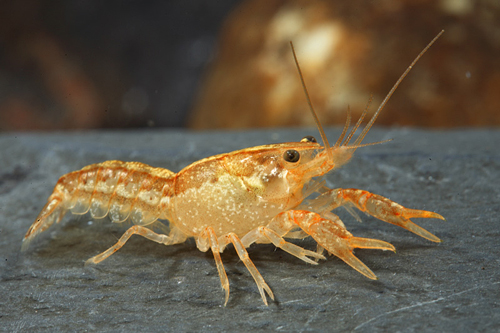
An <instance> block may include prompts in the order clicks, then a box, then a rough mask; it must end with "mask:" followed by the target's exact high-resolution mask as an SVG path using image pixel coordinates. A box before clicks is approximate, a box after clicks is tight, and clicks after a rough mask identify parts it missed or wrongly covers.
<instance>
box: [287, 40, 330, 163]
mask: <svg viewBox="0 0 500 333" xmlns="http://www.w3.org/2000/svg"><path fill="white" fill-rule="evenodd" d="M290 46H291V47H292V53H293V59H294V60H295V65H296V66H297V70H298V71H299V76H300V82H301V83H302V88H304V93H305V94H306V98H307V104H309V110H311V113H312V115H313V117H314V121H315V122H316V126H318V130H319V134H320V135H321V140H323V145H324V146H325V149H326V153H327V154H328V158H329V159H330V160H332V161H333V154H332V151H331V149H330V144H329V143H328V139H327V138H326V134H325V131H324V130H323V126H321V123H320V122H319V118H318V116H317V115H316V112H315V111H314V108H313V105H312V102H311V98H310V97H309V92H308V91H307V87H306V83H305V82H304V76H303V75H302V71H301V70H300V66H299V61H298V60H297V55H296V54H295V49H294V47H293V43H292V41H290Z"/></svg>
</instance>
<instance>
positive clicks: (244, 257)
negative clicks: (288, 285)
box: [226, 233, 274, 305]
mask: <svg viewBox="0 0 500 333" xmlns="http://www.w3.org/2000/svg"><path fill="white" fill-rule="evenodd" d="M226 238H227V240H228V241H230V242H231V243H233V246H234V248H235V249H236V253H238V256H239V257H240V260H241V261H243V263H244V264H245V266H246V267H247V269H248V271H249V272H250V274H252V277H253V279H254V280H255V283H256V284H257V288H259V292H260V296H261V297H262V300H263V301H264V304H265V305H267V299H266V294H265V293H264V290H265V291H266V292H267V294H268V295H269V297H271V298H272V299H273V300H274V295H273V292H272V291H271V288H269V286H268V285H267V283H266V281H264V278H263V277H262V275H260V273H259V271H258V270H257V268H256V267H255V265H254V264H253V262H252V260H250V258H249V256H248V252H247V250H246V249H245V246H244V245H243V243H242V242H241V240H240V239H239V238H238V236H236V234H234V233H230V234H227V235H226Z"/></svg>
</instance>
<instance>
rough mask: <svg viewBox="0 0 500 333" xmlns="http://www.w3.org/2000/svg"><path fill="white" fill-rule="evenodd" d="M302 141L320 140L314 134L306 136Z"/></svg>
mask: <svg viewBox="0 0 500 333" xmlns="http://www.w3.org/2000/svg"><path fill="white" fill-rule="evenodd" d="M300 142H315V143H316V142H318V141H317V140H316V138H315V137H314V136H312V135H308V136H305V137H304V138H303V139H302V140H300Z"/></svg>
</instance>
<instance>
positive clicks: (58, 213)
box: [21, 191, 67, 251]
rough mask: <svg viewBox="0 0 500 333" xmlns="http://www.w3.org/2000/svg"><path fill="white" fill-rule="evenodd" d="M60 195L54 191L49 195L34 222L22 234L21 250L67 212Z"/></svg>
mask: <svg viewBox="0 0 500 333" xmlns="http://www.w3.org/2000/svg"><path fill="white" fill-rule="evenodd" d="M62 201H63V200H62V197H61V196H60V194H59V193H56V192H55V191H54V193H53V194H52V195H51V196H50V198H49V200H48V201H47V204H46V205H45V207H43V209H42V211H41V212H40V214H38V217H37V218H36V220H35V222H33V224H32V225H31V227H30V228H29V229H28V232H27V233H26V235H25V236H24V239H23V244H22V246H21V251H26V250H27V249H28V246H29V244H30V243H31V241H32V240H33V239H35V237H36V236H38V235H39V234H40V233H42V232H44V231H45V230H47V229H48V228H49V227H50V226H51V225H52V224H54V222H55V223H59V221H61V219H62V218H63V217H64V215H65V214H66V212H67V209H65V208H64V207H63V205H61V203H62Z"/></svg>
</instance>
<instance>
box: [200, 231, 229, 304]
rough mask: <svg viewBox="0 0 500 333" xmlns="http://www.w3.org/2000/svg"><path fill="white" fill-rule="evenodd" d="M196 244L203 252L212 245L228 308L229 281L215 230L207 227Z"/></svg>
mask: <svg viewBox="0 0 500 333" xmlns="http://www.w3.org/2000/svg"><path fill="white" fill-rule="evenodd" d="M196 243H197V245H198V248H199V249H200V250H201V251H203V252H205V251H207V250H208V245H210V249H211V250H212V253H213V254H214V259H215V264H216V265H217V271H218V272H219V277H220V283H221V286H222V289H224V291H225V293H226V301H225V302H224V306H226V304H227V301H228V300H229V281H228V279H227V274H226V270H225V269H224V265H223V264H222V259H221V257H220V252H221V250H220V247H219V242H218V240H217V236H216V235H215V231H214V229H213V228H212V227H207V228H206V229H205V230H204V231H202V232H201V233H200V236H199V237H198V239H197V240H196Z"/></svg>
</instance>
